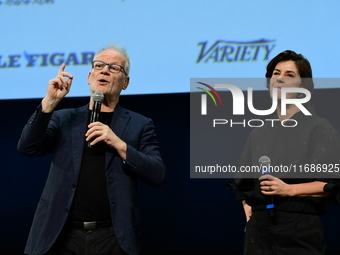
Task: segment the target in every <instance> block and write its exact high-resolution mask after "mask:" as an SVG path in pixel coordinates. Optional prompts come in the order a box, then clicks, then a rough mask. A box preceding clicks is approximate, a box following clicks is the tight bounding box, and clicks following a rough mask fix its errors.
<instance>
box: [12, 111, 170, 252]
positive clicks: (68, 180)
mask: <svg viewBox="0 0 340 255" xmlns="http://www.w3.org/2000/svg"><path fill="white" fill-rule="evenodd" d="M87 118H88V105H86V106H83V107H81V108H76V109H64V110H59V111H55V112H53V113H42V112H41V107H38V108H37V110H36V111H35V113H34V114H33V115H32V117H31V118H30V119H29V122H28V123H27V125H26V126H25V127H24V129H23V132H22V135H21V138H20V140H19V144H18V150H19V152H20V153H21V154H24V155H27V156H32V157H34V156H44V155H46V154H48V153H52V155H53V156H52V163H51V167H50V172H49V175H48V178H47V181H46V185H45V188H44V190H43V193H42V196H41V199H40V201H39V204H38V207H37V210H36V213H35V216H34V220H33V223H32V227H31V231H30V234H29V238H28V241H27V244H26V249H25V253H27V254H34V255H40V254H44V253H45V252H47V251H48V250H49V249H50V248H51V246H52V245H53V243H54V242H55V241H56V239H57V237H58V235H59V233H60V231H61V230H62V228H63V226H64V224H65V221H66V219H67V216H68V213H69V209H70V207H71V205H72V200H73V197H74V194H75V190H76V185H77V180H78V176H79V172H80V168H81V162H82V155H83V149H84V141H85V139H84V138H85V132H86V130H87ZM111 129H112V130H113V132H115V133H116V135H117V136H118V137H120V138H121V139H122V140H123V141H125V142H126V143H127V158H126V161H125V162H123V161H122V159H121V158H120V157H119V155H118V154H117V152H116V151H115V150H110V151H107V152H106V155H105V161H106V181H107V189H108V194H109V200H110V205H111V217H112V223H113V227H114V230H115V233H116V236H117V240H118V242H119V244H120V245H121V247H122V249H123V250H124V251H125V252H126V253H128V254H139V243H138V237H137V235H138V225H139V220H138V211H137V210H138V208H137V207H136V201H135V199H136V184H137V180H143V181H144V182H146V183H147V184H149V185H151V186H160V185H161V184H162V183H163V181H164V179H165V166H164V164H163V162H162V159H161V155H160V152H159V145H158V142H157V141H156V136H155V129H154V125H153V123H152V120H151V119H148V118H146V117H144V116H142V115H140V114H137V113H134V112H132V111H129V110H126V109H124V108H122V107H120V106H119V105H117V106H116V109H115V112H114V116H113V119H112V122H111Z"/></svg>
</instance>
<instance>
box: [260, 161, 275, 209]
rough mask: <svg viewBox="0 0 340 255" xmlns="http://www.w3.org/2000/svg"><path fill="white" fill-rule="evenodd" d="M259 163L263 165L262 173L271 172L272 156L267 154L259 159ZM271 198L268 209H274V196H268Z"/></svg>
mask: <svg viewBox="0 0 340 255" xmlns="http://www.w3.org/2000/svg"><path fill="white" fill-rule="evenodd" d="M259 164H260V167H261V171H262V174H269V173H270V158H269V157H267V156H262V157H260V159H259ZM267 197H268V198H269V199H268V201H267V205H266V209H268V210H270V209H274V207H275V205H274V199H273V196H267Z"/></svg>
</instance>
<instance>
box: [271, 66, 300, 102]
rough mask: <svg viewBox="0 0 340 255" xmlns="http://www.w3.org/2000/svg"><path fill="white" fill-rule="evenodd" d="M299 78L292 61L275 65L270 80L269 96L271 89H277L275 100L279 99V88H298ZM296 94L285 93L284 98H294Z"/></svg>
mask: <svg viewBox="0 0 340 255" xmlns="http://www.w3.org/2000/svg"><path fill="white" fill-rule="evenodd" d="M300 85H301V77H300V74H299V71H298V69H297V67H296V65H295V62H294V61H291V60H289V61H283V62H279V63H277V65H276V66H275V68H274V71H273V73H272V77H271V78H270V86H269V89H270V96H271V97H272V93H273V88H277V93H278V95H277V98H278V99H281V88H283V87H300ZM296 96H297V93H287V95H286V98H296Z"/></svg>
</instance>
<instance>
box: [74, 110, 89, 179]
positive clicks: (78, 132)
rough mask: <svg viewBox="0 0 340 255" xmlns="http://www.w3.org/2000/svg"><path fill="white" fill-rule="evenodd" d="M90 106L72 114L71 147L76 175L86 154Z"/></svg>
mask: <svg viewBox="0 0 340 255" xmlns="http://www.w3.org/2000/svg"><path fill="white" fill-rule="evenodd" d="M87 119H88V105H85V106H83V107H80V108H77V109H75V110H74V112H72V113H71V121H70V126H71V146H72V150H71V151H72V156H73V162H74V169H75V174H76V176H78V173H79V171H80V167H81V163H82V156H83V152H84V142H85V132H86V130H87V125H86V124H87V121H88V120H87Z"/></svg>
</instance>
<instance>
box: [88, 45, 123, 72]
mask: <svg viewBox="0 0 340 255" xmlns="http://www.w3.org/2000/svg"><path fill="white" fill-rule="evenodd" d="M110 49H111V50H116V51H118V52H120V53H121V54H123V56H124V57H125V59H126V62H125V66H124V70H125V72H126V73H127V75H129V72H130V57H129V55H128V54H127V53H126V48H124V47H121V46H119V45H118V44H116V43H111V44H109V45H107V46H105V47H103V48H101V49H100V50H99V51H98V52H97V54H96V55H94V58H93V59H96V57H97V55H98V54H99V53H100V52H102V51H104V50H110Z"/></svg>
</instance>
